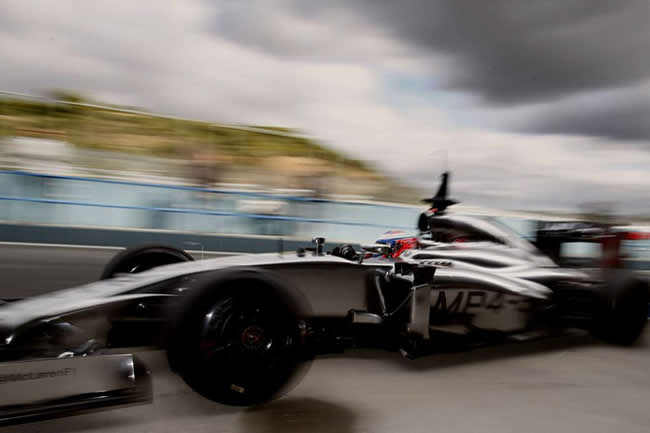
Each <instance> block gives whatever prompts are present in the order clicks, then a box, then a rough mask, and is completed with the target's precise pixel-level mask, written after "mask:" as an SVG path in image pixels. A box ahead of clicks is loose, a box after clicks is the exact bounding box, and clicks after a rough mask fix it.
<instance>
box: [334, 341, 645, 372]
mask: <svg viewBox="0 0 650 433" xmlns="http://www.w3.org/2000/svg"><path fill="white" fill-rule="evenodd" d="M649 339H650V331H646V332H645V333H644V334H643V335H642V336H641V338H640V339H639V341H638V342H637V343H636V344H634V345H632V346H628V347H617V349H618V350H622V351H629V350H643V349H647V348H648V347H649V343H648V340H649ZM599 346H602V347H607V346H608V344H607V343H604V342H602V341H599V340H598V339H596V338H594V337H592V336H589V335H584V334H582V333H577V334H572V335H564V336H555V337H544V338H539V339H535V340H530V341H524V342H512V343H498V344H492V345H484V346H480V347H472V348H467V347H466V348H448V347H441V348H440V350H439V351H437V352H436V353H432V354H428V355H425V356H422V357H419V358H416V359H413V360H409V359H405V358H404V357H403V356H401V355H400V354H399V353H395V352H383V351H377V350H368V349H358V350H350V351H348V352H346V353H345V354H336V355H330V356H328V357H329V358H338V357H345V358H352V359H355V358H356V359H376V360H384V361H389V362H392V363H394V364H397V365H398V366H399V367H400V368H403V369H406V370H412V371H421V370H431V369H444V368H454V367H459V366H463V365H471V364H474V363H487V362H492V361H499V360H504V359H509V358H517V357H527V356H536V355H541V354H544V353H549V354H551V353H561V352H568V351H578V350H583V349H587V348H591V347H599Z"/></svg>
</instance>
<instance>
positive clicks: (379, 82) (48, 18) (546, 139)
mask: <svg viewBox="0 0 650 433" xmlns="http://www.w3.org/2000/svg"><path fill="white" fill-rule="evenodd" d="M0 1H1V2H2V13H0V59H2V60H1V61H2V63H1V66H0V87H1V89H0V90H10V91H16V92H29V93H39V92H42V91H43V90H44V89H49V88H67V89H74V90H78V91H81V92H83V93H85V94H87V95H89V96H92V97H94V98H97V99H100V100H103V101H106V102H111V103H117V104H125V105H134V106H140V107H144V108H146V109H149V110H152V111H156V112H163V113H169V114H175V115H181V116H188V117H196V118H201V119H206V120H213V121H219V122H233V123H245V124H267V125H280V126H288V127H293V128H298V129H301V130H303V131H305V132H306V133H307V134H309V135H313V136H316V137H318V138H319V139H320V140H322V142H324V143H326V144H327V145H329V146H332V147H335V148H338V149H342V150H345V151H346V152H348V153H350V154H353V155H355V156H359V157H361V158H364V159H366V160H370V161H372V162H373V163H375V164H376V165H377V166H378V167H381V168H382V169H384V170H387V171H388V172H389V173H390V174H392V175H395V176H399V177H400V178H401V179H402V180H404V181H406V182H409V183H411V184H412V185H415V186H417V187H421V188H426V187H427V186H430V185H432V184H433V183H434V182H436V181H437V176H438V175H439V172H440V171H441V170H442V169H443V168H444V166H445V162H444V161H445V160H448V166H449V167H450V168H451V169H452V170H453V172H454V179H453V184H452V193H453V195H454V196H456V197H457V198H459V199H461V200H463V201H465V202H469V203H472V204H478V205H489V206H493V207H497V206H499V207H508V208H519V209H531V208H536V209H540V208H547V209H571V208H572V207H574V203H575V202H583V201H595V200H598V201H613V202H616V203H618V209H619V210H620V211H622V212H635V213H645V214H650V26H649V25H648V22H649V19H650V2H649V1H648V0H626V1H622V2H615V1H611V0H557V1H543V2H542V1H519V0H512V1H509V0H491V1H474V0H400V1H391V0H387V1H379V0H377V1H374V0H357V1H353V2H352V1H343V0H330V1H316V0H296V1H290V0H286V1H284V0H274V1H267V0H259V1H255V0H253V1H207V0H185V1H182V2H181V1H172V0H140V1H132V0H129V1H121V0H119V1H118V0H113V1H110V2H79V1H63V0H58V1H43V2H36V1H29V0H28V1H10V0H0ZM445 155H446V157H445Z"/></svg>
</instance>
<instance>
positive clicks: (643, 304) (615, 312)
mask: <svg viewBox="0 0 650 433" xmlns="http://www.w3.org/2000/svg"><path fill="white" fill-rule="evenodd" d="M605 283H606V290H605V293H604V296H603V297H602V299H601V302H600V307H599V311H598V313H597V314H596V317H595V319H594V329H593V334H594V335H595V336H596V337H598V338H600V339H602V340H604V341H606V342H608V343H612V344H617V345H630V344H633V343H635V342H636V341H637V340H638V339H639V337H640V335H641V334H642V333H643V330H644V329H645V327H646V324H647V322H648V299H649V297H648V284H647V283H645V282H644V281H642V280H640V279H638V278H634V276H633V275H631V274H630V273H628V272H625V271H622V270H616V271H613V272H610V273H609V274H608V275H606V278H605Z"/></svg>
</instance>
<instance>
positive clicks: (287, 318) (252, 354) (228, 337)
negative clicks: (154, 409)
mask: <svg viewBox="0 0 650 433" xmlns="http://www.w3.org/2000/svg"><path fill="white" fill-rule="evenodd" d="M215 285H217V286H218V287H215ZM192 291H195V293H190V295H193V296H191V297H190V298H189V299H188V300H187V301H186V302H185V303H184V304H185V305H182V306H180V307H179V308H180V311H179V312H178V313H177V314H176V315H175V317H174V318H173V321H172V323H171V324H170V326H171V328H170V336H169V341H168V347H167V353H168V358H169V361H170V365H171V366H172V369H173V370H175V371H176V372H177V373H178V374H179V375H180V376H181V377H182V378H183V379H184V380H185V382H186V383H187V384H188V385H189V386H190V387H191V388H192V389H193V390H194V391H196V392H197V393H199V394H201V395H202V396H203V397H206V398H208V399H210V400H213V401H216V402H219V403H223V404H227V405H232V406H250V405H256V404H261V403H264V402H266V401H268V400H271V399H273V398H275V397H277V396H278V395H280V394H281V393H282V392H284V391H287V390H288V388H289V386H290V385H291V384H294V383H296V382H297V379H299V378H300V377H302V375H304V373H305V372H306V367H307V366H308V364H309V363H308V361H309V359H310V357H309V356H308V355H307V351H306V350H305V346H304V344H303V341H302V340H303V337H304V335H303V328H301V323H302V322H301V320H300V317H299V315H298V314H297V311H294V310H293V309H292V308H291V306H290V305H289V304H287V303H286V302H283V300H282V298H281V297H279V296H275V293H274V291H273V290H272V289H271V287H270V286H268V285H266V284H264V282H263V281H260V280H259V279H242V280H231V281H229V282H227V283H223V284H218V283H211V282H210V281H208V282H207V284H205V285H204V287H203V288H198V289H192Z"/></svg>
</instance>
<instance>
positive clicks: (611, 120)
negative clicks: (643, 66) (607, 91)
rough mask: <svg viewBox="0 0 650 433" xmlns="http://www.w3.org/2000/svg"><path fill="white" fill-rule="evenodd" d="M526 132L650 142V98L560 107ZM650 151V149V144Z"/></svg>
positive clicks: (604, 99) (642, 95) (551, 111)
mask: <svg viewBox="0 0 650 433" xmlns="http://www.w3.org/2000/svg"><path fill="white" fill-rule="evenodd" d="M525 130H528V131H532V132H540V133H543V132H547V131H554V132H558V133H562V134H573V135H591V136H600V137H608V138H612V139H618V140H639V141H643V140H648V138H650V95H647V94H637V95H635V96H630V97H629V98H627V99H626V100H624V101H616V100H611V99H607V98H602V99H601V100H600V101H598V102H597V103H595V104H593V105H590V106H588V107H584V106H583V107H575V106H569V107H563V106H560V107H556V108H554V109H552V110H551V109H549V110H548V112H546V113H545V114H544V115H543V116H540V118H539V119H536V120H534V121H531V122H530V124H529V125H528V127H527V128H525ZM647 144H648V149H650V143H647Z"/></svg>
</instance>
